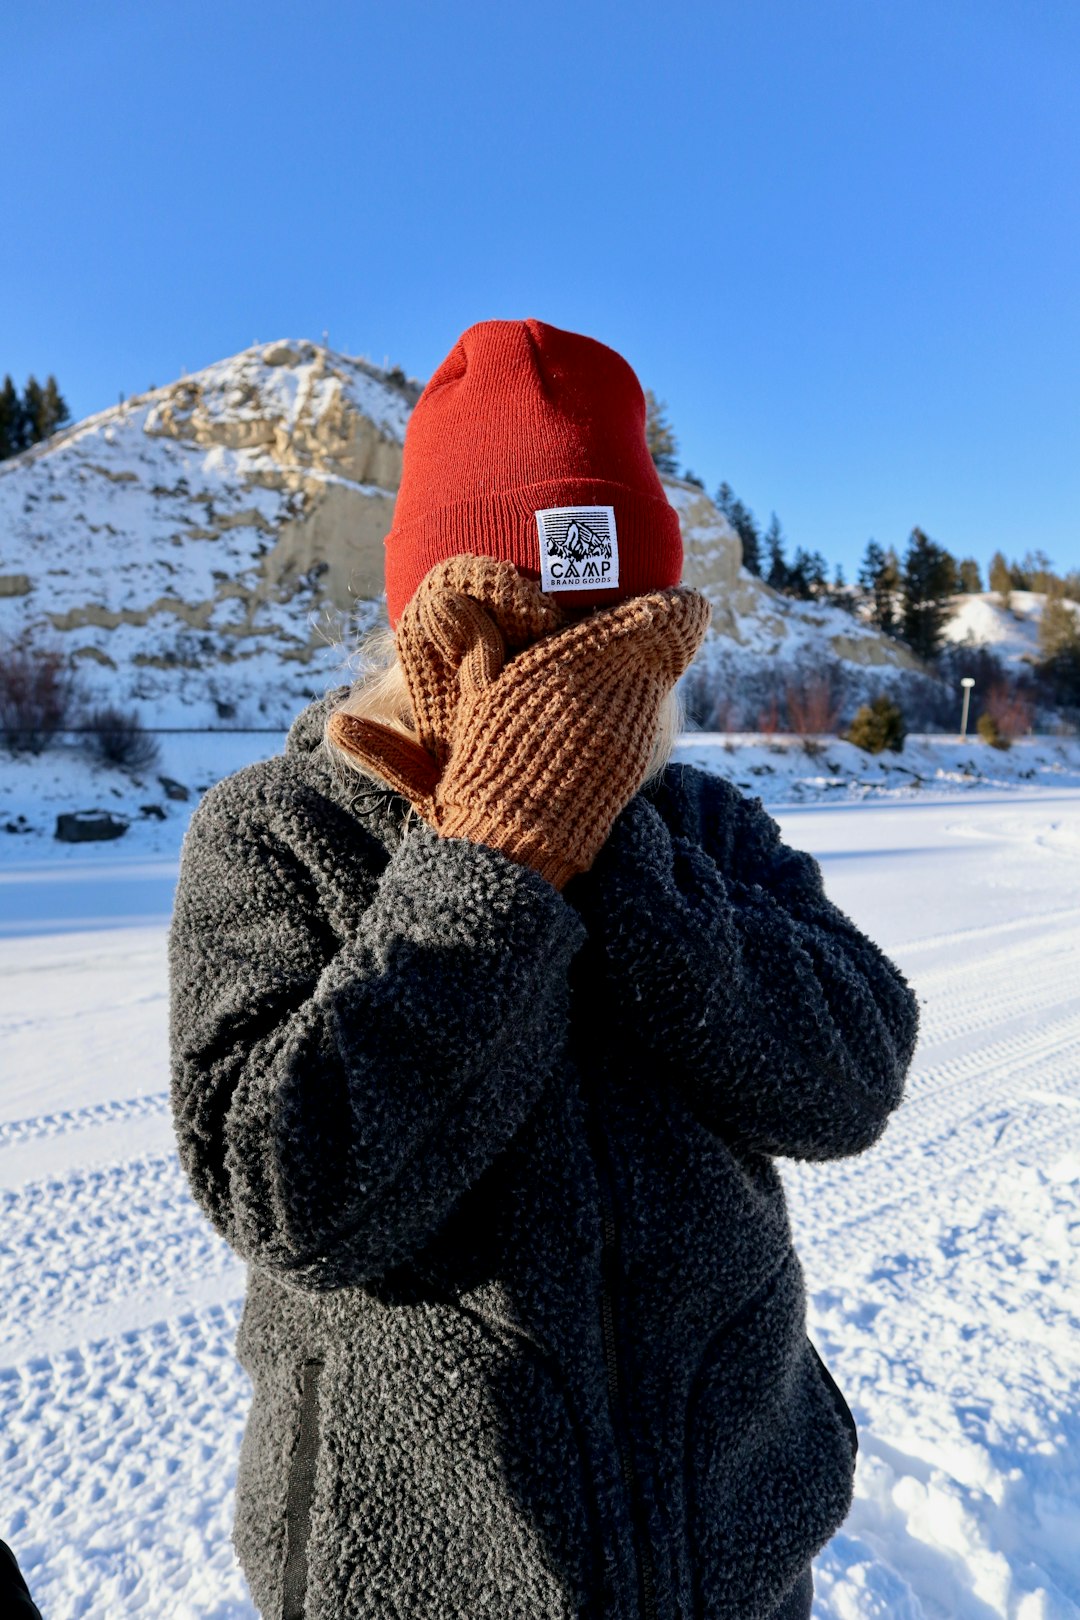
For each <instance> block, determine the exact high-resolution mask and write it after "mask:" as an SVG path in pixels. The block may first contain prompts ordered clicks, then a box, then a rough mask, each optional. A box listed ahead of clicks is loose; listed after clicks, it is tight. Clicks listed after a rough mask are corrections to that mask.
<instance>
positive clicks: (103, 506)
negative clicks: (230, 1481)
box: [0, 341, 915, 726]
mask: <svg viewBox="0 0 1080 1620" xmlns="http://www.w3.org/2000/svg"><path fill="white" fill-rule="evenodd" d="M417 386H418V385H416V384H411V383H409V382H406V381H405V380H404V379H403V378H402V377H401V374H400V373H387V372H383V371H380V370H379V369H378V368H376V367H374V366H372V365H370V364H368V363H367V362H366V361H362V360H356V359H350V358H349V357H347V356H345V355H341V354H337V353H335V352H333V351H332V350H329V349H326V348H322V347H320V346H319V345H316V344H313V343H307V342H299V341H295V342H294V341H288V342H277V343H272V344H267V345H261V346H258V347H256V348H252V349H247V350H244V351H243V352H242V353H241V354H238V355H235V356H234V357H233V358H232V359H229V360H223V361H221V362H219V363H218V364H216V365H213V366H209V367H207V368H206V370H204V371H201V372H198V373H196V374H194V375H193V376H190V377H184V378H181V380H180V381H178V382H175V383H173V384H171V385H170V386H169V387H166V388H160V389H156V390H154V391H153V392H152V393H149V394H146V395H142V396H139V397H136V398H133V399H130V400H128V401H127V402H126V403H125V404H123V405H120V406H117V407H114V408H113V409H111V410H107V411H103V412H101V413H100V414H98V415H97V416H93V417H90V418H88V419H87V420H86V421H84V422H81V423H79V424H78V425H77V426H75V427H72V428H70V429H68V430H67V431H65V432H63V433H60V434H57V435H56V436H55V437H54V438H52V439H50V440H48V441H47V442H46V443H44V444H42V445H38V446H36V447H35V448H34V449H33V450H30V451H27V452H25V453H24V454H22V455H21V456H18V457H15V458H13V459H12V460H11V461H9V462H5V463H4V464H3V465H0V638H7V637H9V636H14V635H17V634H18V633H19V632H20V631H22V630H23V629H25V628H28V627H29V628H32V629H33V630H34V632H35V633H36V634H37V635H38V636H39V637H40V636H45V637H49V638H52V640H53V641H54V642H58V643H59V644H60V645H61V646H62V647H64V648H65V649H66V650H69V651H71V652H73V653H74V654H75V656H76V658H77V660H78V662H79V665H80V667H81V670H82V672H83V675H84V680H85V683H86V685H87V687H88V688H89V689H90V690H91V692H92V694H93V695H94V696H95V697H97V698H98V699H99V700H111V701H118V702H121V703H123V704H124V705H125V706H126V705H130V704H134V705H136V706H137V707H138V709H139V711H140V713H141V714H142V717H143V720H144V723H146V724H154V725H159V726H160V725H204V724H205V725H217V724H221V723H222V721H223V720H225V721H227V722H228V723H229V724H231V725H262V724H266V725H278V724H286V723H287V721H288V720H289V718H290V717H291V716H292V715H293V714H294V713H295V712H296V710H297V709H298V708H299V707H300V706H301V705H302V703H303V702H304V701H305V700H306V698H307V697H308V696H309V695H316V694H317V693H319V692H321V691H322V690H324V689H325V688H326V686H327V685H329V684H333V683H334V682H336V681H338V680H340V679H341V678H342V677H341V666H342V661H343V658H344V656H345V647H346V646H347V645H350V644H351V641H352V638H353V637H354V636H355V634H356V632H357V631H358V630H362V629H363V628H365V627H366V626H367V625H369V624H371V623H374V622H375V621H376V620H377V619H378V617H379V616H380V611H381V609H380V603H379V597H380V594H381V590H382V541H383V538H384V536H385V535H386V533H387V531H388V529H389V527H390V522H391V518H392V514H393V505H394V496H395V491H396V489H397V486H398V482H399V480H400V476H401V446H402V441H403V437H404V432H405V425H406V423H407V421H408V417H409V413H410V411H411V409H412V405H413V403H414V402H415V399H416V395H417ZM666 488H667V493H668V497H669V499H670V500H671V502H672V504H673V505H674V506H675V507H676V509H677V510H678V512H679V516H680V520H681V522H682V526H683V534H684V541H685V546H686V579H687V581H688V582H689V583H690V584H693V585H696V586H697V587H698V588H699V589H701V590H703V591H704V592H705V593H706V594H707V595H708V596H709V598H710V600H711V601H712V603H713V608H714V622H713V627H712V629H711V631H710V633H709V638H708V641H707V644H706V646H705V648H704V649H703V652H702V655H701V661H702V666H703V668H705V669H707V670H709V671H711V672H712V675H713V677H714V684H716V685H725V686H727V687H729V688H730V687H731V686H733V685H738V684H740V683H743V682H745V681H746V680H747V679H748V678H749V679H752V678H753V677H755V676H764V675H766V674H769V673H770V672H771V673H772V674H773V675H775V671H776V667H777V665H778V664H779V665H781V666H783V665H791V664H793V663H797V662H800V661H802V660H805V659H807V658H810V659H811V660H812V661H814V660H816V661H819V662H820V660H821V657H822V656H823V655H824V656H826V657H828V658H829V659H831V660H832V661H834V662H838V663H839V664H840V665H841V666H842V667H843V668H845V669H848V670H850V671H853V672H856V673H857V672H858V671H860V670H863V671H865V670H868V669H869V670H872V671H873V672H874V673H875V675H876V676H880V675H888V674H889V673H890V672H893V671H897V672H898V671H903V670H905V669H909V668H914V667H915V665H914V660H912V659H911V658H910V656H909V655H908V654H907V653H906V652H905V651H904V650H903V649H902V648H899V647H898V646H897V645H896V644H895V643H893V642H890V641H888V640H887V639H886V638H884V637H882V636H881V635H879V634H878V633H877V632H876V631H874V630H872V629H870V628H869V627H867V626H864V625H861V624H859V623H857V622H856V621H855V620H854V619H853V618H852V617H851V615H849V614H846V613H843V612H841V611H840V610H839V609H836V608H832V607H825V606H819V605H817V604H815V603H803V602H795V601H792V600H791V599H790V598H787V597H783V596H778V595H777V593H776V592H774V591H771V590H770V589H769V587H768V586H766V585H764V584H763V583H762V582H761V581H760V580H758V579H755V578H754V577H753V576H751V575H750V574H748V573H746V571H745V570H743V569H742V568H741V566H740V563H741V553H740V548H739V541H738V538H737V536H736V535H735V533H734V531H733V530H732V529H731V528H730V526H729V525H728V523H727V521H726V520H725V519H724V518H723V517H722V516H721V514H720V513H719V511H718V510H717V509H716V507H715V506H714V505H713V503H712V502H711V501H710V500H709V499H708V497H707V496H706V495H705V494H704V493H703V492H702V491H701V490H699V489H697V488H696V487H695V486H694V485H692V484H686V483H683V482H682V481H681V480H678V479H671V480H668V481H667V483H666ZM748 718H749V719H750V721H751V723H752V722H753V719H754V718H755V716H754V715H750V716H748Z"/></svg>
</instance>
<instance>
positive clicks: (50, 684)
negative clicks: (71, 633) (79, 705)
mask: <svg viewBox="0 0 1080 1620" xmlns="http://www.w3.org/2000/svg"><path fill="white" fill-rule="evenodd" d="M75 701H76V680H75V672H74V671H73V669H72V668H71V664H70V661H69V659H68V658H67V656H66V654H64V653H63V652H61V651H60V649H59V648H57V647H40V646H34V645H33V644H32V642H31V641H30V640H29V639H28V637H27V636H25V635H23V636H20V637H19V639H18V640H17V641H10V642H6V643H5V644H3V645H2V646H0V740H2V741H3V743H4V745H5V747H6V748H8V749H9V750H10V751H11V752H12V753H30V754H40V753H41V751H42V749H44V748H48V746H49V744H50V743H52V742H53V741H54V739H55V736H56V733H57V731H60V730H62V729H63V727H64V726H65V725H67V724H70V720H71V715H72V711H73V709H74V706H75Z"/></svg>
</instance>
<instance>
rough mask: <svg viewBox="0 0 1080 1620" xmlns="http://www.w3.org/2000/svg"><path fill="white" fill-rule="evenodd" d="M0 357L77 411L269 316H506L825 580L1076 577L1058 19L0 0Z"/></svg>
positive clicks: (425, 357)
mask: <svg viewBox="0 0 1080 1620" xmlns="http://www.w3.org/2000/svg"><path fill="white" fill-rule="evenodd" d="M3 36H4V37H3V50H2V52H0V135H2V138H3V150H4V153H5V162H4V172H5V184H4V188H3V203H2V214H0V218H2V221H3V224H2V231H3V251H2V252H0V374H2V373H3V372H4V371H10V372H11V373H12V374H13V375H14V376H15V378H16V379H17V380H18V381H19V382H20V383H21V382H22V381H23V380H24V379H25V376H26V374H27V373H28V372H30V371H33V372H35V373H36V374H37V375H38V376H39V377H41V376H44V375H45V374H46V373H48V372H50V371H52V372H55V373H56V375H57V377H58V378H59V380H60V383H61V386H62V388H63V389H64V391H65V393H66V395H67V397H68V400H69V403H70V405H71V407H72V409H73V411H74V413H75V414H76V415H77V416H81V415H84V414H86V413H88V412H90V411H93V410H96V409H99V408H100V407H102V406H105V405H109V404H111V403H113V402H114V401H115V400H116V398H117V395H118V393H120V392H121V391H123V392H124V393H131V392H135V391H138V390H140V389H143V388H145V387H147V386H148V385H149V384H151V383H157V384H161V383H164V382H168V381H170V380H171V379H172V378H174V377H176V376H178V375H179V374H180V371H181V369H182V368H186V369H187V370H189V371H192V370H195V369H197V368H198V367H200V366H203V365H205V364H207V363H208V362H210V361H212V360H216V359H218V358H220V357H222V356H224V355H227V354H230V353H233V352H234V351H236V350H237V349H240V348H243V347H245V346H246V345H248V344H249V343H251V342H253V341H255V340H260V341H265V340H268V339H270V338H276V337H281V336H307V337H312V338H316V339H319V338H321V336H322V333H323V331H324V330H325V331H328V332H329V339H330V342H331V344H332V345H333V346H335V347H337V348H341V349H344V350H346V351H348V352H351V353H359V354H367V355H368V356H369V357H371V358H372V359H375V360H377V361H380V362H381V361H382V359H383V357H384V356H389V357H390V359H391V362H392V363H397V364H400V365H402V366H403V367H404V368H405V369H406V371H408V372H410V373H411V374H413V375H416V376H419V377H426V376H428V375H429V374H430V372H431V371H432V370H433V369H434V367H435V366H436V365H437V364H438V362H439V360H440V359H441V358H442V356H443V355H444V353H445V352H446V351H447V349H449V347H450V346H451V344H452V343H453V341H454V339H455V338H456V337H457V335H458V333H459V331H461V330H462V329H463V328H464V327H465V326H467V325H469V324H470V323H471V322H473V321H475V320H480V319H485V318H487V317H491V316H525V315H535V316H538V317H540V318H541V319H544V320H548V321H552V322H555V323H556V324H558V325H562V326H567V327H571V328H574V329H577V330H580V331H584V332H588V333H590V334H592V335H594V336H596V337H599V338H602V339H603V340H604V341H606V342H608V343H610V344H612V345H613V346H614V347H615V348H617V349H619V350H621V351H622V352H623V353H624V354H625V355H626V356H627V357H628V359H629V360H630V361H631V363H632V364H633V365H634V366H635V368H636V369H637V371H638V373H639V375H640V376H641V378H642V380H643V382H644V383H645V384H646V385H647V386H651V387H652V388H653V389H654V390H655V391H656V392H657V393H658V394H659V395H660V396H661V397H662V398H663V399H664V400H666V401H667V404H668V407H669V414H670V416H671V419H672V422H673V425H674V426H675V428H676V431H677V433H678V436H679V440H680V446H681V452H682V460H683V462H684V464H685V465H688V466H689V467H691V468H693V469H694V470H695V471H697V472H698V473H699V474H700V475H701V476H702V477H704V478H705V479H706V481H707V483H708V486H709V489H710V490H714V489H715V487H716V485H717V484H718V483H719V481H720V480H721V479H722V478H726V479H727V480H728V481H729V482H730V483H731V484H732V485H733V486H734V488H735V490H736V492H737V493H738V494H739V495H741V496H742V498H743V499H744V500H745V501H746V502H747V503H748V504H749V505H750V506H751V507H752V508H753V510H754V512H755V513H756V515H757V516H758V517H759V519H760V520H761V521H762V523H763V524H764V523H765V522H766V521H767V520H768V517H769V513H770V511H771V510H772V509H775V510H776V511H777V512H778V513H779V514H780V517H781V520H782V522H783V524H784V528H785V531H786V533H787V536H788V539H789V544H790V545H792V546H793V545H794V544H795V543H797V542H799V543H802V544H803V545H806V546H808V547H810V548H818V549H820V550H821V551H823V552H824V553H825V555H826V557H827V558H828V559H829V561H830V563H835V562H837V561H840V562H842V563H843V564H844V565H845V567H846V568H847V569H848V572H849V577H850V573H851V570H852V567H853V566H854V565H855V564H856V562H857V559H858V557H859V556H860V555H861V553H862V550H863V548H864V547H865V544H866V541H867V538H868V537H869V536H871V535H873V536H874V537H875V538H876V539H878V540H879V541H881V542H882V543H888V542H893V543H895V544H897V545H898V546H902V545H903V543H904V541H905V539H906V536H907V534H908V532H909V531H910V529H911V527H912V525H913V524H916V523H918V524H920V525H921V526H922V527H923V528H925V529H926V530H928V532H929V533H930V534H931V535H933V536H934V537H935V538H936V539H938V540H940V541H941V542H942V543H943V544H945V545H947V546H948V547H949V548H950V549H951V550H953V551H954V552H956V553H957V554H973V555H975V556H976V557H978V558H979V560H980V562H982V563H985V561H986V559H987V558H988V557H989V555H990V553H991V551H992V550H993V549H994V548H995V547H997V546H1001V547H1002V548H1003V549H1004V550H1005V551H1006V552H1007V553H1008V554H1009V555H1010V556H1012V555H1018V554H1020V553H1022V552H1023V551H1024V550H1026V549H1027V548H1029V547H1037V546H1041V547H1042V548H1044V549H1045V550H1046V551H1047V552H1049V554H1050V556H1051V557H1052V558H1053V560H1054V561H1055V562H1056V563H1057V565H1058V566H1060V567H1067V566H1074V567H1075V566H1077V565H1080V431H1078V430H1080V211H1078V203H1080V88H1078V86H1080V6H1077V5H1076V3H1075V0H738V3H732V0H712V3H709V4H684V5H679V4H672V5H664V4H662V3H660V4H657V3H654V4H651V5H648V6H645V5H642V4H639V3H637V0H556V3H546V4H543V5H537V6H531V5H512V4H507V3H506V0H499V3H491V4H488V3H474V0H456V3H455V4H453V5H449V4H443V5H436V4H420V3H418V0H384V3H383V4H380V5H377V6H374V5H369V4H364V3H359V0H354V3H352V4H345V3H340V0H307V3H306V4H304V5H302V6H301V5H297V4H295V0H293V3H289V4H283V3H281V0H262V3H260V4H239V3H237V0H214V3H213V4H209V3H206V0H185V3H184V4H183V5H173V4H147V3H146V0H137V3H132V0H99V3H97V4H95V5H93V6H87V5H85V4H83V3H82V0H78V3H76V0H57V3H54V4H52V5H48V6H21V7H8V8H7V10H6V15H5V19H4V24H3Z"/></svg>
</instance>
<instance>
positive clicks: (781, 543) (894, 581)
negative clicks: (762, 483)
mask: <svg viewBox="0 0 1080 1620" xmlns="http://www.w3.org/2000/svg"><path fill="white" fill-rule="evenodd" d="M645 400H646V437H647V439H648V443H649V449H650V451H651V452H652V457H653V461H654V463H655V464H656V467H657V470H658V471H659V472H660V473H662V474H667V475H669V476H672V477H679V476H681V477H682V478H683V479H684V480H685V481H686V482H688V483H691V484H696V485H697V486H698V488H699V489H704V488H705V483H704V480H703V479H701V478H699V477H698V476H697V475H696V474H695V473H694V472H692V471H691V470H690V469H689V468H685V469H684V470H683V472H682V474H681V475H680V473H679V470H678V467H679V462H678V442H677V440H676V437H675V434H674V431H673V430H672V427H671V424H670V422H669V421H668V418H667V407H666V405H665V404H664V403H663V401H661V400H658V399H657V398H656V396H655V394H653V393H652V391H651V390H646V393H645ZM713 498H714V501H715V504H716V505H717V507H718V508H719V509H720V511H721V512H722V513H723V514H724V516H725V517H726V518H727V520H728V522H729V523H730V524H731V526H732V528H733V529H734V530H735V532H736V534H737V535H738V536H739V540H740V541H741V543H742V558H743V566H744V567H745V568H746V569H747V571H748V572H749V573H751V574H754V575H756V576H757V577H758V578H759V579H762V580H764V581H765V583H766V584H767V585H770V586H772V588H773V590H776V591H780V592H782V593H783V594H784V595H786V596H794V597H798V598H800V599H802V600H807V601H808V600H815V599H816V600H820V601H825V602H829V603H832V604H833V605H834V606H837V607H842V608H844V609H846V610H847V611H848V612H850V613H852V614H854V613H856V612H857V611H858V610H859V609H864V610H865V612H866V616H867V617H869V620H870V622H871V623H872V624H873V625H875V626H876V627H877V629H879V630H881V631H882V632H883V633H884V634H885V635H888V636H892V637H894V638H895V639H896V640H898V641H902V642H904V643H905V644H906V645H907V646H908V647H910V648H911V650H912V652H914V653H916V654H917V655H918V656H919V657H920V658H922V659H924V660H925V661H926V662H928V663H931V662H933V661H934V659H935V658H937V657H938V655H939V654H940V653H941V650H942V647H943V643H944V630H945V625H946V624H947V622H948V619H949V614H950V608H949V599H950V598H951V597H953V596H956V595H958V594H960V593H962V592H963V593H974V592H980V591H982V589H983V583H982V575H981V572H980V570H979V564H978V562H977V561H976V560H975V558H974V557H961V558H957V557H954V556H953V555H952V553H951V552H950V551H948V550H947V549H946V547H944V546H942V545H939V544H938V543H937V542H936V541H934V540H931V539H930V537H929V535H927V534H926V533H925V532H924V531H923V530H922V529H920V528H918V527H915V528H913V529H912V531H911V534H910V535H909V537H908V541H907V546H906V548H905V551H904V554H903V557H901V556H900V555H899V554H898V552H897V551H896V549H895V547H893V546H881V545H879V544H878V542H877V541H876V540H870V541H868V543H867V546H866V551H865V553H864V554H863V558H862V561H861V563H860V565H859V571H858V578H857V581H856V582H855V583H854V584H852V585H849V584H848V583H847V581H846V580H845V578H844V571H843V568H842V566H841V565H840V564H839V563H838V564H837V566H836V569H835V570H834V572H833V577H832V579H831V581H830V579H829V565H828V563H827V561H826V559H825V558H824V557H823V556H822V554H821V552H820V551H807V550H805V548H804V547H802V546H796V548H795V551H794V554H793V555H792V556H791V557H788V555H787V552H786V547H785V540H784V533H783V529H782V528H781V525H780V520H779V518H778V517H777V515H776V513H775V512H774V513H773V514H772V516H771V517H770V520H769V526H768V528H767V529H766V530H765V532H764V534H762V532H761V530H760V528H759V527H758V524H757V522H756V520H755V518H754V515H753V513H752V512H751V511H750V509H749V507H747V506H746V505H745V504H744V503H743V502H742V501H741V500H739V498H738V497H737V496H736V494H735V492H734V490H733V489H732V488H731V485H730V484H728V483H726V482H725V483H722V484H721V485H720V487H719V489H718V490H717V492H716V494H715V496H714V497H713ZM989 588H990V590H992V591H996V592H997V593H998V595H999V596H1000V598H1001V602H1002V605H1003V606H1004V607H1006V608H1008V607H1009V606H1010V605H1011V593H1012V592H1013V591H1014V590H1027V591H1038V592H1042V593H1044V594H1045V595H1046V597H1047V602H1046V605H1045V608H1044V610H1043V614H1042V616H1041V619H1040V626H1039V651H1040V656H1041V660H1042V664H1043V672H1044V674H1045V675H1046V676H1048V677H1049V679H1050V681H1051V684H1052V685H1053V686H1055V687H1056V688H1059V689H1060V690H1061V692H1062V701H1067V702H1077V701H1080V615H1077V614H1076V613H1074V612H1073V610H1072V609H1071V608H1070V607H1069V606H1067V600H1068V599H1071V600H1073V601H1076V602H1080V570H1075V569H1074V570H1072V571H1071V572H1069V573H1068V574H1065V575H1059V574H1056V573H1055V572H1054V570H1053V568H1052V566H1051V561H1050V558H1049V557H1048V556H1047V555H1046V553H1045V552H1043V551H1034V552H1028V553H1027V555H1026V556H1025V557H1023V559H1022V560H1021V561H1020V562H1013V563H1009V562H1007V561H1006V559H1005V557H1004V555H1003V554H1002V553H1001V552H1000V551H997V552H995V553H994V556H993V557H992V558H991V561H990V574H989Z"/></svg>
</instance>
